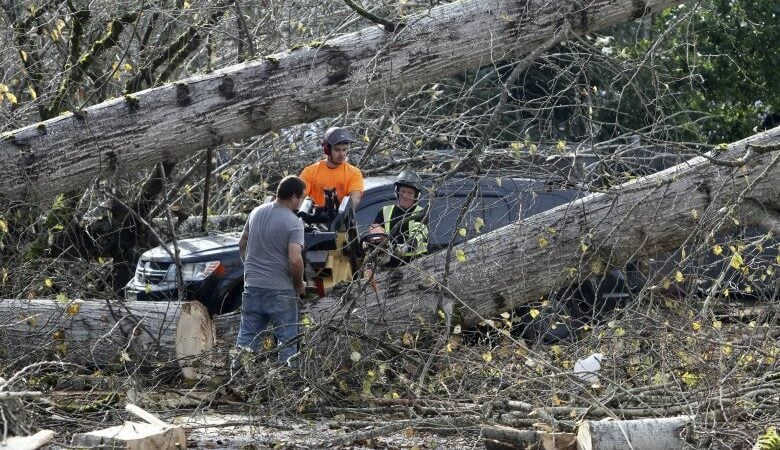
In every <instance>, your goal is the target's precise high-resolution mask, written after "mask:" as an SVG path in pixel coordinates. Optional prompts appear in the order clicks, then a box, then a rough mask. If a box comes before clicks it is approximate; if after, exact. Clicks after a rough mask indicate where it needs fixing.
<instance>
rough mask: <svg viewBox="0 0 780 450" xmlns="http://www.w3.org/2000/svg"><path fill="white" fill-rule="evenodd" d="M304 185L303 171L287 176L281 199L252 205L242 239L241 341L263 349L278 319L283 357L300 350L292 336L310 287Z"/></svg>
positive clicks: (284, 359) (244, 346)
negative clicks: (301, 209)
mask: <svg viewBox="0 0 780 450" xmlns="http://www.w3.org/2000/svg"><path fill="white" fill-rule="evenodd" d="M305 188H306V183H304V181H303V180H301V179H300V178H298V177H295V176H288V177H285V178H284V179H282V181H281V182H279V187H278V188H277V190H276V200H275V201H274V202H273V203H267V204H264V205H261V206H258V207H257V208H255V209H254V210H252V212H251V213H250V214H249V219H247V222H246V225H244V232H243V233H242V234H241V239H240V240H239V241H238V248H239V250H240V252H241V259H242V260H243V261H244V294H243V297H242V304H241V328H240V329H239V332H238V339H237V340H236V346H237V347H239V348H242V349H248V350H251V351H255V352H256V351H258V350H259V347H260V344H261V342H260V338H259V336H260V333H262V331H263V330H264V329H265V328H266V326H267V325H268V323H269V322H270V323H273V324H274V325H275V328H274V334H275V335H276V339H277V341H278V345H279V361H281V362H287V361H288V359H289V358H290V357H291V356H293V355H294V354H295V353H296V349H295V346H294V345H292V344H289V341H291V340H292V339H294V338H295V337H296V336H297V335H298V294H303V293H304V292H305V291H306V285H305V284H304V281H303V256H302V252H301V251H302V249H303V222H301V220H300V219H299V218H298V217H297V216H296V215H295V211H296V210H297V209H298V208H299V207H300V206H301V202H303V198H304V195H303V192H304V190H305ZM288 363H289V362H288Z"/></svg>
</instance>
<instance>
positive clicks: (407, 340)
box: [401, 331, 414, 347]
mask: <svg viewBox="0 0 780 450" xmlns="http://www.w3.org/2000/svg"><path fill="white" fill-rule="evenodd" d="M401 342H403V344H404V345H405V346H407V347H413V346H414V335H413V334H411V333H409V332H408V331H407V332H405V333H404V336H403V337H402V338H401Z"/></svg>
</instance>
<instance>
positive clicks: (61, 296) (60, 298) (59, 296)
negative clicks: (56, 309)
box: [57, 292, 68, 303]
mask: <svg viewBox="0 0 780 450" xmlns="http://www.w3.org/2000/svg"><path fill="white" fill-rule="evenodd" d="M57 301H58V302H60V303H68V296H67V295H65V294H64V293H63V292H60V293H59V294H57Z"/></svg>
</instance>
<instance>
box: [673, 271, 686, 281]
mask: <svg viewBox="0 0 780 450" xmlns="http://www.w3.org/2000/svg"><path fill="white" fill-rule="evenodd" d="M684 280H685V277H684V276H683V274H682V272H680V271H679V270H678V271H677V273H675V274H674V281H676V282H678V283H682V282H683V281H684Z"/></svg>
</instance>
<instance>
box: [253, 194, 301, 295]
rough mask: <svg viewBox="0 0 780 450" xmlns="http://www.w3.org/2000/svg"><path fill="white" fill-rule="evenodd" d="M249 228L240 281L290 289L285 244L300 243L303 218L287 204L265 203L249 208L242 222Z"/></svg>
mask: <svg viewBox="0 0 780 450" xmlns="http://www.w3.org/2000/svg"><path fill="white" fill-rule="evenodd" d="M247 230H248V231H249V239H248V242H247V252H246V261H244V285H246V286H252V287H261V288H267V289H291V290H292V289H294V288H293V283H292V278H291V277H290V263H289V259H288V254H287V246H288V244H293V243H297V244H300V245H301V246H302V245H303V222H302V221H301V219H300V218H298V216H296V215H295V213H293V212H292V210H291V209H290V208H287V207H284V206H282V205H279V204H277V203H276V202H274V203H266V204H264V205H260V206H258V207H257V208H255V209H253V210H252V212H251V213H249V219H247V221H246V224H244V231H247Z"/></svg>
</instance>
